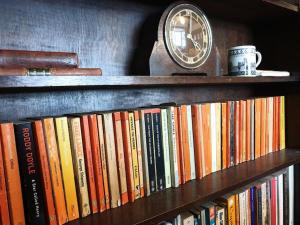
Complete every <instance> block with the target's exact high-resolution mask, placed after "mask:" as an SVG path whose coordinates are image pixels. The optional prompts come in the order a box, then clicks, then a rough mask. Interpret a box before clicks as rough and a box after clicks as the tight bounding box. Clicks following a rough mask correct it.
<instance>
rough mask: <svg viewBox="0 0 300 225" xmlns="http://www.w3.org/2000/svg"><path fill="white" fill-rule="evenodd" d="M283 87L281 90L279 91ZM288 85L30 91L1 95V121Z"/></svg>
mask: <svg viewBox="0 0 300 225" xmlns="http://www.w3.org/2000/svg"><path fill="white" fill-rule="evenodd" d="M279 87H280V90H278V89H279ZM289 89H290V85H288V84H286V85H284V84H282V83H279V84H265V83H263V84H254V85H249V84H248V85H247V84H244V85H242V84H228V85H217V86H215V85H205V86H203V87H202V86H188V85H187V86H178V87H172V86H167V87H147V86H146V87H144V88H141V87H134V86H133V87H126V86H124V87H111V88H101V89H93V88H89V89H86V88H85V89H81V90H60V89H59V90H55V91H43V90H36V91H34V90H30V89H26V90H23V91H22V92H18V89H14V90H13V91H5V92H4V91H3V92H2V93H0V105H1V106H2V108H1V109H0V120H16V119H22V118H27V117H34V116H46V115H61V114H66V113H79V112H91V111H101V110H114V109H128V108H137V107H142V106H149V105H158V104H162V103H170V102H176V103H177V104H183V103H187V104H190V103H193V102H213V101H222V100H235V99H242V98H251V97H255V96H273V95H280V94H284V93H285V91H288V90H289Z"/></svg>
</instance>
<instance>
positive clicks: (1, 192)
mask: <svg viewBox="0 0 300 225" xmlns="http://www.w3.org/2000/svg"><path fill="white" fill-rule="evenodd" d="M1 145H2V141H1V137H0V224H1V225H10V219H9V208H8V200H7V192H6V181H5V172H4V164H3V163H4V161H3V152H2V147H1Z"/></svg>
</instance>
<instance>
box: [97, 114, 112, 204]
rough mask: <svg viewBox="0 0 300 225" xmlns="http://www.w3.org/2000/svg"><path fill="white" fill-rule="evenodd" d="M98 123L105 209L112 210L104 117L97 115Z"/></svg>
mask: <svg viewBox="0 0 300 225" xmlns="http://www.w3.org/2000/svg"><path fill="white" fill-rule="evenodd" d="M97 123H98V135H99V146H100V155H101V158H100V159H101V165H102V176H103V187H104V196H105V207H106V209H110V205H111V202H110V197H109V196H110V193H109V184H108V168H107V167H108V166H107V155H106V146H105V140H104V125H103V116H102V115H97Z"/></svg>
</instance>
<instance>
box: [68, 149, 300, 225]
mask: <svg viewBox="0 0 300 225" xmlns="http://www.w3.org/2000/svg"><path fill="white" fill-rule="evenodd" d="M299 162H300V149H286V150H283V151H280V152H275V153H271V154H268V155H266V156H264V157H261V158H259V159H257V160H255V161H249V162H246V163H242V164H240V165H238V166H235V167H232V168H229V169H226V170H223V171H220V172H216V173H214V174H211V175H209V176H207V177H205V178H204V179H202V180H194V181H191V182H188V183H187V184H184V185H182V186H180V187H178V188H170V189H168V190H165V191H161V192H158V193H155V194H153V195H151V196H150V197H145V198H142V199H139V200H137V201H135V202H134V203H129V204H127V205H125V206H122V207H119V208H116V209H112V210H108V211H106V212H103V213H100V214H95V215H93V216H89V217H87V218H84V219H81V220H77V221H74V222H71V223H69V225H91V224H105V225H121V224H122V225H133V224H157V223H158V222H160V221H163V220H165V219H167V218H172V217H174V216H176V215H177V214H178V213H179V212H181V211H184V210H186V209H189V208H190V207H192V206H193V205H195V204H200V203H203V202H206V201H209V200H213V199H215V198H217V197H220V196H222V195H224V194H227V193H228V192H231V191H234V190H236V189H238V188H240V187H243V186H245V185H248V184H250V183H253V182H255V181H256V180H259V179H261V178H263V177H265V176H268V175H271V174H273V173H275V172H277V171H279V170H282V169H284V168H286V167H288V166H290V165H293V164H296V163H299Z"/></svg>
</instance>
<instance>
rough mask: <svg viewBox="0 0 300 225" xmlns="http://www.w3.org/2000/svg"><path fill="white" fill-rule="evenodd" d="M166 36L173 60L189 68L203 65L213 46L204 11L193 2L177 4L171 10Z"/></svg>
mask: <svg viewBox="0 0 300 225" xmlns="http://www.w3.org/2000/svg"><path fill="white" fill-rule="evenodd" d="M164 38H165V42H166V46H167V49H168V52H169V54H170V55H171V57H172V58H173V60H174V61H175V62H176V63H178V64H179V65H180V66H182V67H184V68H188V69H195V68H197V67H199V66H201V65H202V64H203V63H204V62H205V61H206V60H207V58H208V56H209V54H210V51H211V47H212V32H211V28H210V25H209V22H208V20H207V18H206V16H205V15H204V13H203V12H202V11H201V10H200V9H199V8H197V7H196V6H194V5H191V4H180V5H177V6H175V7H174V8H173V9H172V10H171V11H170V13H169V15H168V17H167V19H166V22H165V30H164Z"/></svg>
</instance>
